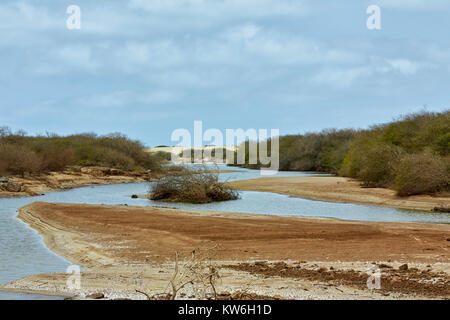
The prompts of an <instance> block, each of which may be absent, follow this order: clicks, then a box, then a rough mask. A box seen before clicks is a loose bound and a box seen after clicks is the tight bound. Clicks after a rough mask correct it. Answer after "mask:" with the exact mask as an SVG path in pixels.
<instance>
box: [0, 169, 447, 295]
mask: <svg viewBox="0 0 450 320" xmlns="http://www.w3.org/2000/svg"><path fill="white" fill-rule="evenodd" d="M220 169H230V168H229V167H228V168H225V167H223V166H220ZM231 169H233V170H237V171H238V172H226V173H221V174H220V179H221V180H222V181H233V180H245V179H252V178H257V177H259V171H257V170H248V169H241V168H231ZM311 175H315V174H311V173H304V172H279V173H278V174H277V176H311ZM148 188H149V185H148V183H131V184H116V185H105V186H90V187H82V188H76V189H72V190H68V191H64V192H52V193H48V194H46V195H43V196H37V197H24V198H12V199H0V257H1V260H0V283H5V282H9V281H12V280H16V279H19V278H22V277H25V276H29V275H32V274H38V273H50V272H64V271H65V270H66V268H67V267H68V266H69V265H71V263H70V262H69V261H67V260H65V259H63V258H61V257H60V256H58V255H56V254H55V253H53V252H52V251H50V250H49V249H47V247H46V246H45V245H44V243H43V241H42V237H41V236H40V235H39V234H38V233H37V232H36V231H35V230H33V229H31V228H30V227H29V226H28V225H27V224H25V223H23V222H22V221H21V220H19V219H18V218H17V210H18V209H19V208H20V207H22V206H24V205H26V204H29V203H31V202H35V201H45V202H65V203H91V204H128V205H130V206H131V205H132V206H171V207H175V208H181V209H199V210H213V211H228V212H243V213H259V214H273V215H280V216H310V217H331V218H338V219H349V220H364V221H397V222H428V223H450V214H446V213H430V212H420V211H408V210H401V209H395V208H388V207H378V206H369V205H359V204H346V203H333V202H323V201H313V200H307V199H302V198H294V197H289V196H285V195H279V194H275V193H269V192H252V191H242V192H240V194H241V198H240V199H239V200H234V201H227V202H219V203H210V204H197V205H194V204H167V203H161V202H155V201H150V200H146V199H131V197H130V196H131V195H132V194H144V193H147V192H148ZM42 298H45V297H43V296H39V295H24V294H16V293H6V292H4V293H2V292H0V299H42ZM57 298H58V297H56V298H55V297H54V298H52V299H57Z"/></svg>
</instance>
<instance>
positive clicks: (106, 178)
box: [0, 167, 151, 198]
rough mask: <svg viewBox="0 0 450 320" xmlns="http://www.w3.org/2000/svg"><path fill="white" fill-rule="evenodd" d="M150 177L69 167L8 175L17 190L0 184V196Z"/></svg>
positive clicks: (91, 168) (133, 180)
mask: <svg viewBox="0 0 450 320" xmlns="http://www.w3.org/2000/svg"><path fill="white" fill-rule="evenodd" d="M150 178H151V175H149V174H148V173H139V172H127V171H123V170H118V169H111V168H104V167H69V168H67V169H66V170H65V171H63V172H50V173H46V174H40V175H32V176H30V175H27V176H25V177H20V176H14V177H8V180H9V181H11V182H12V183H13V184H14V185H15V187H16V188H17V190H8V189H7V188H6V187H4V188H2V185H1V184H0V198H12V197H27V196H35V195H40V194H44V193H47V192H52V191H61V190H67V189H72V188H76V187H82V186H88V185H100V184H116V183H132V182H143V181H146V180H148V179H150Z"/></svg>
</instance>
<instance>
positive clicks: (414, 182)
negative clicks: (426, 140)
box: [394, 154, 450, 196]
mask: <svg viewBox="0 0 450 320" xmlns="http://www.w3.org/2000/svg"><path fill="white" fill-rule="evenodd" d="M448 166H449V163H448V158H446V160H445V159H444V158H439V157H437V156H434V155H432V154H410V155H406V156H405V157H403V158H402V160H401V161H400V163H399V165H398V167H397V169H396V175H395V182H394V190H396V191H397V194H398V195H399V196H410V195H415V194H424V193H427V194H433V193H437V192H440V191H445V190H448V189H449V187H450V175H449V172H448Z"/></svg>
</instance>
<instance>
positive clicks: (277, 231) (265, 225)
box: [2, 203, 450, 299]
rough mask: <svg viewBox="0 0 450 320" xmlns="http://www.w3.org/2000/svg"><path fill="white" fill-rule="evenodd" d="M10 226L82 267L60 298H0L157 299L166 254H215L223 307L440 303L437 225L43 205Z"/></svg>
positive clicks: (441, 249) (449, 241)
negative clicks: (373, 273)
mask: <svg viewBox="0 0 450 320" xmlns="http://www.w3.org/2000/svg"><path fill="white" fill-rule="evenodd" d="M19 218H21V219H22V220H23V221H25V222H27V223H28V224H30V226H32V227H33V228H35V229H36V230H38V231H39V232H40V233H41V234H42V235H43V237H44V241H45V243H46V245H47V246H48V247H49V248H50V249H52V250H53V251H55V252H56V253H58V254H60V255H61V256H63V257H65V258H67V259H68V260H70V261H72V262H73V263H76V264H78V265H81V266H83V267H84V268H85V269H84V270H83V272H82V286H83V289H82V290H81V291H79V292H78V291H73V290H70V289H68V288H67V286H66V280H67V277H68V275H67V274H64V273H59V274H49V275H35V276H31V277H27V278H24V279H20V280H17V281H14V282H12V283H8V284H6V285H4V286H3V288H2V289H3V290H19V291H27V292H30V291H33V292H44V293H49V294H60V295H67V296H78V297H86V296H87V295H88V294H91V293H95V292H102V293H103V294H104V295H105V297H106V298H108V299H115V298H132V299H143V298H145V297H146V296H145V295H143V294H141V293H139V292H137V291H136V290H135V288H136V286H139V287H142V286H144V287H145V289H146V292H148V294H149V295H150V296H153V297H160V296H161V294H163V293H165V292H166V290H167V288H168V281H169V280H170V278H171V274H172V273H173V268H174V267H173V265H174V263H173V261H174V256H175V252H179V253H180V257H181V259H183V258H188V257H190V256H191V255H193V254H194V252H195V251H201V250H203V248H216V249H215V252H214V257H213V258H214V264H215V265H216V268H217V269H219V270H220V271H219V272H220V274H221V282H220V286H218V288H217V289H218V290H219V291H220V292H221V294H222V295H223V297H225V298H227V297H231V296H232V295H233V293H236V294H235V295H234V297H235V298H237V299H240V298H245V297H246V298H251V297H258V296H259V297H260V296H264V297H266V296H270V297H275V298H286V299H374V298H377V299H415V298H432V299H436V298H444V299H448V298H450V292H449V281H450V252H449V249H450V226H449V225H445V224H420V223H387V222H359V221H358V222H356V221H342V220H335V219H311V218H291V217H288V218H287V217H276V216H264V215H251V214H237V213H221V212H203V211H181V210H176V209H171V208H142V207H127V206H100V205H75V204H52V203H33V204H30V205H27V206H25V207H23V208H22V209H21V210H20V214H19ZM404 264H407V265H408V266H405V265H404ZM374 267H378V268H379V269H380V270H381V271H380V272H381V289H379V290H369V289H368V288H367V284H366V281H367V279H368V277H369V275H370V272H369V273H368V269H369V268H374ZM239 292H241V293H244V296H245V297H244V296H241V297H240V298H239V294H238V293H239ZM182 294H183V295H185V297H188V298H189V297H193V294H192V292H191V293H190V292H189V291H186V292H183V293H182ZM251 294H253V296H252V295H251ZM180 297H183V296H181V295H180Z"/></svg>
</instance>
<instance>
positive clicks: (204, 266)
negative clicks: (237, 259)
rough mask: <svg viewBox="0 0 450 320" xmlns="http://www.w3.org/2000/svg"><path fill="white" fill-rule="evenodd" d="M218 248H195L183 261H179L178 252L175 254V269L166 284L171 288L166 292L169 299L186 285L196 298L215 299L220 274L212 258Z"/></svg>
mask: <svg viewBox="0 0 450 320" xmlns="http://www.w3.org/2000/svg"><path fill="white" fill-rule="evenodd" d="M218 249H219V247H218V246H214V247H212V248H209V249H205V250H201V249H196V250H194V251H192V255H191V257H190V258H189V259H185V260H184V261H183V262H180V261H179V254H178V252H177V253H176V254H175V270H174V273H173V276H172V278H171V279H170V282H169V284H168V286H167V288H169V287H170V290H171V292H170V293H169V294H168V297H169V298H170V299H171V300H175V299H176V297H177V295H178V293H179V292H180V291H181V290H182V289H184V288H186V287H189V288H190V289H191V290H192V293H193V295H194V297H195V298H197V299H202V300H204V299H207V298H214V299H217V291H216V286H217V282H218V280H220V275H219V270H218V269H217V266H215V265H214V263H213V262H212V259H213V257H214V256H215V255H216V253H217V251H218ZM166 290H167V289H166Z"/></svg>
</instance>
